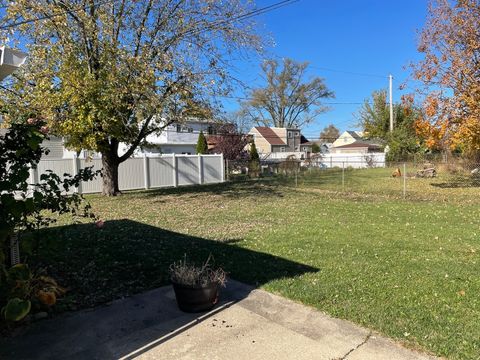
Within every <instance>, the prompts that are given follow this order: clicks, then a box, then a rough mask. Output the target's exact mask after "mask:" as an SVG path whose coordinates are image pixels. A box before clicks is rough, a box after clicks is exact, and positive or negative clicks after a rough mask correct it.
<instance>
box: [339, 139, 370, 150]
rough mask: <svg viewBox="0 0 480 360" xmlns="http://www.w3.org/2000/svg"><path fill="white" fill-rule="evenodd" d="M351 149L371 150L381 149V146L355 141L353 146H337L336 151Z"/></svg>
mask: <svg viewBox="0 0 480 360" xmlns="http://www.w3.org/2000/svg"><path fill="white" fill-rule="evenodd" d="M349 148H369V149H379V148H380V145H378V144H372V143H368V142H364V141H355V142H353V143H351V144H347V145H340V146H335V149H349Z"/></svg>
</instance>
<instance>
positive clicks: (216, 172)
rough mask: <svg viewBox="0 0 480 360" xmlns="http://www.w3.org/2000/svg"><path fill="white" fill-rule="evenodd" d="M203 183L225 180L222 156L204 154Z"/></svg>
mask: <svg viewBox="0 0 480 360" xmlns="http://www.w3.org/2000/svg"><path fill="white" fill-rule="evenodd" d="M202 168H203V169H202V172H203V183H204V184H213V183H218V182H222V181H223V159H222V158H221V157H220V156H202Z"/></svg>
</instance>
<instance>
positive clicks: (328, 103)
mask: <svg viewBox="0 0 480 360" xmlns="http://www.w3.org/2000/svg"><path fill="white" fill-rule="evenodd" d="M216 97H219V98H225V99H234V100H253V99H252V98H249V97H246V96H229V95H217V96H216ZM322 104H325V105H363V104H365V102H348V101H345V102H341V101H340V102H331V101H326V102H322Z"/></svg>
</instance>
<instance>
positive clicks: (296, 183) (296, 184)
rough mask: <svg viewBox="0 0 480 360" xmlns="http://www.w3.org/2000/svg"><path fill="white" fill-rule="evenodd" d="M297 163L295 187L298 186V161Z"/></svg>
mask: <svg viewBox="0 0 480 360" xmlns="http://www.w3.org/2000/svg"><path fill="white" fill-rule="evenodd" d="M295 165H297V166H295V187H298V163H297V164H295Z"/></svg>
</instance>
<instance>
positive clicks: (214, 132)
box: [207, 125, 217, 135]
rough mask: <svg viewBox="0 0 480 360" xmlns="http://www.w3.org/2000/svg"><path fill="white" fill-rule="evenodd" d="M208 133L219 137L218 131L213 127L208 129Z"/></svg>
mask: <svg viewBox="0 0 480 360" xmlns="http://www.w3.org/2000/svg"><path fill="white" fill-rule="evenodd" d="M207 133H208V135H217V129H215V128H214V127H213V126H211V125H210V126H209V127H208V128H207Z"/></svg>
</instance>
